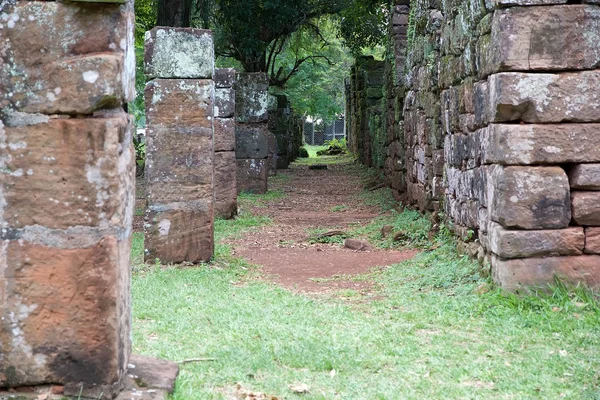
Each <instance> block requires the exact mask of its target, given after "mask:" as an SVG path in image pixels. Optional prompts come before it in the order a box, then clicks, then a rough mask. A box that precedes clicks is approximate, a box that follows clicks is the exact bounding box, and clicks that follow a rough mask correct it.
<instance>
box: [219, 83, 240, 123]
mask: <svg viewBox="0 0 600 400" xmlns="http://www.w3.org/2000/svg"><path fill="white" fill-rule="evenodd" d="M234 113H235V91H234V90H233V89H231V88H224V89H215V117H219V118H233V114H234Z"/></svg>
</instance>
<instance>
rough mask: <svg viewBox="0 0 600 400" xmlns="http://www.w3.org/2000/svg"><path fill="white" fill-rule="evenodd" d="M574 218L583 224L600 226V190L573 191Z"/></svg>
mask: <svg viewBox="0 0 600 400" xmlns="http://www.w3.org/2000/svg"><path fill="white" fill-rule="evenodd" d="M571 201H572V206H573V220H574V221H575V222H576V223H577V224H579V225H583V226H600V192H572V193H571Z"/></svg>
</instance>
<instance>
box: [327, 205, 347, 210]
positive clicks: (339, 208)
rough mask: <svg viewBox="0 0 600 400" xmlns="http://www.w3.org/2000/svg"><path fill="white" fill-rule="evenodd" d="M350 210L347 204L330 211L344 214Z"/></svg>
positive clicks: (332, 208)
mask: <svg viewBox="0 0 600 400" xmlns="http://www.w3.org/2000/svg"><path fill="white" fill-rule="evenodd" d="M347 209H348V206H347V205H345V204H339V205H337V206H334V207H331V209H329V211H331V212H343V211H346V210H347Z"/></svg>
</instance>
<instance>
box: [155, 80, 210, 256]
mask: <svg viewBox="0 0 600 400" xmlns="http://www.w3.org/2000/svg"><path fill="white" fill-rule="evenodd" d="M213 93H214V92H213V82H212V80H199V79H155V80H153V81H151V82H149V83H148V85H147V86H146V92H145V96H146V120H147V122H146V124H147V130H146V134H147V142H146V152H147V156H146V196H147V200H148V209H147V210H146V224H145V227H144V230H145V238H146V242H145V246H146V259H147V260H150V261H154V260H155V259H156V258H159V259H160V260H161V261H163V262H173V263H181V262H184V261H187V262H192V263H198V262H202V261H208V260H210V258H211V257H212V254H213V249H214V243H213V201H214V181H213V174H214V171H213V170H214V164H213V162H214V150H213Z"/></svg>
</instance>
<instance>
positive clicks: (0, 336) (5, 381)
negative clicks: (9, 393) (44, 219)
mask: <svg viewBox="0 0 600 400" xmlns="http://www.w3.org/2000/svg"><path fill="white" fill-rule="evenodd" d="M90 232H93V231H90ZM94 235H98V237H99V238H94V237H93V236H94ZM59 236H61V234H60V233H58V232H56V231H51V230H46V231H44V232H40V234H39V235H38V236H37V237H35V240H33V241H30V240H24V239H20V240H4V241H3V243H2V246H1V247H2V251H1V252H0V253H1V254H2V256H1V257H0V271H1V276H2V281H3V285H2V294H3V295H2V296H1V297H0V316H1V318H0V326H1V327H2V329H0V346H1V347H2V358H0V385H2V386H28V385H37V384H39V383H40V382H53V383H65V384H66V386H65V394H66V395H73V396H77V395H78V394H79V390H80V387H81V386H83V393H84V395H85V396H86V397H89V398H100V396H101V393H104V395H105V396H110V395H111V394H113V393H114V392H115V391H117V390H118V389H119V382H120V380H121V378H122V376H123V374H124V373H125V371H126V368H127V360H128V357H129V352H130V349H131V345H130V339H129V332H130V329H131V327H130V320H131V315H130V310H131V305H130V295H129V290H130V289H129V286H130V284H129V252H130V246H131V242H130V240H129V239H128V238H122V239H117V238H116V237H114V236H104V237H103V236H102V234H101V233H99V232H98V231H95V234H91V233H88V234H86V233H80V234H79V235H77V236H78V237H77V240H74V239H73V234H71V235H68V234H62V236H64V237H63V238H62V239H61V238H60V237H59ZM68 236H71V237H70V238H68ZM82 241H88V242H89V243H87V244H85V245H83V246H81V247H80V246H79V245H80V244H81V243H78V242H82ZM58 243H60V244H59V245H57V244H58ZM82 282H85V284H82Z"/></svg>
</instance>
